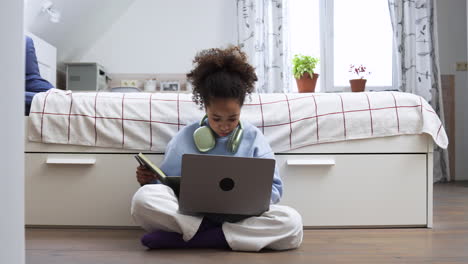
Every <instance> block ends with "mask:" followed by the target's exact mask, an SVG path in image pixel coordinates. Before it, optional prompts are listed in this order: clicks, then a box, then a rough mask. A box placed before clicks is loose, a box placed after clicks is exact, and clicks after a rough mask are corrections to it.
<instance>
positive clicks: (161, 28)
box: [59, 0, 237, 73]
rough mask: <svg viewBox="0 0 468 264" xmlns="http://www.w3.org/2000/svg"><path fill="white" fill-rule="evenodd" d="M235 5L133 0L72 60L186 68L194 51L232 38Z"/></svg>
mask: <svg viewBox="0 0 468 264" xmlns="http://www.w3.org/2000/svg"><path fill="white" fill-rule="evenodd" d="M236 10H237V9H236V1H234V0H229V1H227V0H223V1H219V0H200V1H187V0H176V1H167V0H135V1H134V2H133V3H132V4H131V5H130V6H129V8H128V9H127V11H126V12H125V13H124V14H122V16H121V17H120V18H119V19H118V20H116V21H115V23H114V24H113V25H112V26H111V27H110V29H109V30H108V31H107V32H106V33H104V34H103V35H102V37H101V38H100V39H98V40H97V41H96V42H95V44H94V45H93V46H92V47H91V48H90V49H89V50H88V51H87V52H85V53H83V56H81V57H79V58H77V59H79V60H80V61H95V62H98V63H101V64H102V65H103V66H105V67H106V68H107V71H108V72H110V73H183V72H187V71H189V70H190V69H191V67H192V60H193V57H194V55H195V54H196V52H197V51H199V50H201V49H206V48H212V47H220V46H226V45H227V44H229V43H233V44H235V43H237V33H236V32H237V24H236ZM59 52H60V51H59Z"/></svg>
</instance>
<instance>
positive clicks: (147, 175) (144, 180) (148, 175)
mask: <svg viewBox="0 0 468 264" xmlns="http://www.w3.org/2000/svg"><path fill="white" fill-rule="evenodd" d="M136 178H137V181H138V182H139V183H140V185H141V186H143V185H145V184H148V183H151V182H153V181H154V180H156V179H157V178H156V175H154V173H153V172H151V171H150V170H148V169H147V168H146V167H144V166H138V167H137V170H136Z"/></svg>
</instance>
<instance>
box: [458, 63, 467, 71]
mask: <svg viewBox="0 0 468 264" xmlns="http://www.w3.org/2000/svg"><path fill="white" fill-rule="evenodd" d="M467 70H468V63H467V62H457V71H467Z"/></svg>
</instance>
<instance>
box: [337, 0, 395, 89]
mask: <svg viewBox="0 0 468 264" xmlns="http://www.w3.org/2000/svg"><path fill="white" fill-rule="evenodd" d="M334 31H335V32H334V46H335V49H334V62H335V63H334V84H335V86H349V80H350V79H356V78H357V75H351V74H350V73H349V72H348V70H349V66H350V64H354V65H357V66H359V65H361V64H362V65H364V66H365V67H366V68H367V70H368V71H370V72H371V75H369V76H367V77H366V79H367V86H391V85H392V25H391V22H390V14H389V10H388V1H387V0H353V1H350V0H334Z"/></svg>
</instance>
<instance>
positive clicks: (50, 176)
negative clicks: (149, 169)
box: [25, 154, 163, 226]
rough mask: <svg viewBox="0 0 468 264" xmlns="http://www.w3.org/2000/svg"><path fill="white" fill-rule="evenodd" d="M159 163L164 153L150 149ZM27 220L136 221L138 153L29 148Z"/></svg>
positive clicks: (33, 222) (49, 222)
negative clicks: (133, 204) (132, 211)
mask: <svg viewBox="0 0 468 264" xmlns="http://www.w3.org/2000/svg"><path fill="white" fill-rule="evenodd" d="M149 156H150V157H151V159H152V160H153V161H154V162H155V163H156V164H159V163H160V162H161V161H162V158H163V156H162V155H149ZM25 162H26V165H27V166H26V169H25V186H26V189H25V195H26V197H25V208H26V224H27V225H72V226H86V225H90V226H135V225H136V224H135V223H134V222H133V220H132V218H131V216H130V202H131V198H132V196H133V194H134V193H135V191H136V190H137V189H138V187H139V184H138V182H137V181H136V178H135V171H136V167H137V165H138V163H137V161H136V160H135V158H134V157H133V154H26V158H25Z"/></svg>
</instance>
